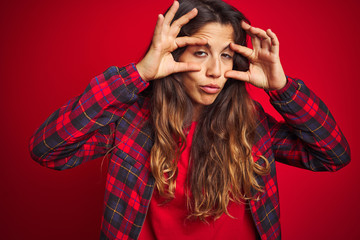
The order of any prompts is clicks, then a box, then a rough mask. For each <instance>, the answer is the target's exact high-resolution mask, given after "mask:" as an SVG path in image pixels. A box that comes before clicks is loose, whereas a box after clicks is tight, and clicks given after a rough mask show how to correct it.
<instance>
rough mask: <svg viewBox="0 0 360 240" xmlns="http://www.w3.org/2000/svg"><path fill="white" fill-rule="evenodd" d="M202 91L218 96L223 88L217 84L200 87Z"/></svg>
mask: <svg viewBox="0 0 360 240" xmlns="http://www.w3.org/2000/svg"><path fill="white" fill-rule="evenodd" d="M200 89H201V90H203V91H204V92H206V93H208V94H216V93H218V92H220V90H221V88H220V87H219V85H216V84H208V85H202V86H200Z"/></svg>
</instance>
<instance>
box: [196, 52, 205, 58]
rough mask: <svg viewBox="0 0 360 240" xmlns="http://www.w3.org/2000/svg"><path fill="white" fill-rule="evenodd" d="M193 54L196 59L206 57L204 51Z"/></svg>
mask: <svg viewBox="0 0 360 240" xmlns="http://www.w3.org/2000/svg"><path fill="white" fill-rule="evenodd" d="M194 54H195V56H198V57H205V56H206V55H207V53H206V52H204V51H197V52H195V53H194Z"/></svg>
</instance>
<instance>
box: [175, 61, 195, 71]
mask: <svg viewBox="0 0 360 240" xmlns="http://www.w3.org/2000/svg"><path fill="white" fill-rule="evenodd" d="M200 70H201V65H200V64H198V63H190V62H187V63H185V62H177V63H176V64H175V66H174V73H178V72H194V71H200Z"/></svg>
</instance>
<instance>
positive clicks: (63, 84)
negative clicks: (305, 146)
mask: <svg viewBox="0 0 360 240" xmlns="http://www.w3.org/2000/svg"><path fill="white" fill-rule="evenodd" d="M228 2H229V3H230V4H233V5H234V6H236V7H237V8H238V9H239V10H240V11H242V12H244V13H245V15H246V16H247V17H248V18H249V19H250V20H251V22H252V24H253V25H254V26H259V27H262V28H271V29H272V30H273V31H274V32H275V33H277V35H278V37H279V39H280V43H281V48H280V49H281V52H280V54H281V59H282V63H283V66H284V69H285V71H286V73H287V74H288V75H290V76H294V77H298V78H301V79H303V80H304V81H305V82H306V83H307V85H308V86H309V87H310V88H311V89H313V90H314V91H315V92H316V93H317V94H318V95H319V96H320V97H321V98H322V99H323V100H324V101H325V102H326V103H327V105H328V106H329V107H330V109H331V110H332V113H333V115H334V116H335V118H336V119H337V122H338V123H339V125H340V126H341V128H342V131H343V132H344V134H345V135H346V136H347V139H348V141H349V142H350V145H351V147H352V163H351V164H350V165H349V166H348V167H346V168H344V169H342V170H341V171H339V172H336V173H313V172H310V171H306V170H301V169H297V168H293V167H289V166H285V165H281V164H278V178H279V188H280V199H281V213H282V215H281V222H282V231H283V239H295V240H296V239H354V238H356V237H355V236H357V235H358V234H356V233H357V229H356V226H354V223H357V222H358V216H359V214H360V207H359V204H357V202H354V201H357V199H359V198H360V193H359V191H357V190H356V189H358V185H357V184H359V180H360V179H359V175H357V174H356V169H357V168H358V167H360V164H359V163H358V162H357V160H358V158H359V152H357V149H356V147H357V145H358V144H359V140H358V138H357V136H358V135H359V130H358V127H356V126H357V125H356V121H357V117H358V116H359V113H358V112H357V111H358V107H357V104H356V103H358V102H359V100H358V97H357V94H356V92H357V91H358V89H359V88H360V86H359V80H358V77H357V75H358V72H357V71H358V70H359V67H358V66H357V65H358V61H357V58H358V56H359V53H360V51H359V45H360V44H359V43H358V42H359V39H360V31H359V28H358V26H357V24H358V23H359V21H360V17H359V14H358V10H359V6H360V3H359V2H358V1H356V0H343V1H328V0H318V1H314V0H302V1H287V0H278V1H239V0H237V1H236V0H228ZM170 4H171V1H170V0H161V1H146V0H142V1H126V2H125V1H120V0H104V1H94V0H87V1H83V0H78V1H70V0H64V1H44V0H34V1H24V0H18V1H2V2H1V3H0V31H1V37H0V43H1V44H0V63H1V64H0V73H1V74H0V77H1V89H2V90H1V94H0V97H1V102H2V109H1V115H2V117H1V119H0V121H1V122H0V124H1V126H3V127H4V128H3V130H2V131H1V132H2V133H1V140H0V141H1V144H0V146H1V153H2V157H1V174H0V182H1V197H0V199H1V200H0V201H1V202H0V207H1V211H0V212H1V224H0V226H1V227H0V228H1V231H0V232H1V235H2V238H3V239H37V240H44V239H54V240H56V239H68V240H70V239H94V240H95V239H98V238H99V231H100V220H101V214H102V201H103V194H104V186H105V170H106V168H104V169H102V170H101V166H100V162H101V160H96V161H93V162H90V163H87V164H84V165H82V166H79V167H77V168H75V169H71V170H67V171H63V172H57V171H53V170H50V169H46V168H43V167H41V166H40V165H38V164H37V163H35V162H34V161H32V160H31V159H30V156H29V153H28V140H29V137H30V136H31V134H32V133H33V131H34V130H35V129H36V128H37V127H38V126H39V125H40V124H41V123H42V122H43V121H44V120H45V119H46V117H47V116H49V115H50V114H51V113H52V112H53V111H55V110H56V109H57V108H58V107H60V106H61V105H62V104H63V103H65V102H66V101H67V100H68V99H70V98H71V97H74V96H76V95H78V94H80V93H81V92H82V91H83V90H84V89H85V87H86V85H87V83H88V82H89V80H90V79H91V78H92V77H93V76H95V75H97V74H99V73H101V72H103V71H104V70H105V69H107V68H108V67H109V66H112V65H117V66H122V65H124V64H127V63H129V62H134V61H135V62H136V61H138V60H139V59H140V58H141V56H142V54H144V52H145V50H146V48H147V46H148V43H149V42H150V40H151V36H152V31H153V28H154V26H155V22H156V18H157V14H158V13H162V12H164V10H165V9H166V8H167V7H168V6H169V5H170ZM252 94H253V95H254V97H255V98H256V99H257V100H259V101H260V102H261V103H262V104H263V105H264V106H265V108H266V110H267V111H268V112H270V113H272V114H274V115H276V113H275V112H274V110H273V109H272V107H271V106H270V105H269V103H268V97H267V96H266V95H265V94H264V93H263V91H261V90H252Z"/></svg>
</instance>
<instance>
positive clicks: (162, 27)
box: [136, 1, 207, 81]
mask: <svg viewBox="0 0 360 240" xmlns="http://www.w3.org/2000/svg"><path fill="white" fill-rule="evenodd" d="M178 8H179V3H178V2H177V1H175V2H174V4H173V5H172V6H171V8H170V10H169V11H168V12H167V14H166V15H165V17H164V16H163V15H161V14H160V15H159V17H158V20H157V23H156V27H155V31H154V36H153V39H152V43H151V46H150V49H149V51H148V52H147V53H146V55H145V57H144V58H143V59H142V60H141V61H140V62H139V63H138V64H137V65H136V68H137V69H138V71H139V74H140V76H141V77H142V79H144V80H145V81H150V80H153V79H158V78H163V77H166V76H168V75H170V74H172V73H176V72H186V71H200V70H201V66H200V65H199V64H196V63H180V62H176V61H175V60H174V58H173V56H172V55H171V52H173V51H174V50H175V49H177V48H179V47H185V46H187V45H205V44H206V43H207V41H206V40H205V39H201V38H195V37H187V36H186V37H177V35H178V34H179V32H180V29H181V27H182V26H184V25H185V24H187V23H188V22H189V21H190V20H191V19H193V18H194V17H195V16H196V15H197V13H198V12H197V9H195V8H194V9H193V10H192V11H190V12H188V13H187V14H185V15H183V16H181V17H180V18H179V19H177V20H175V21H174V22H173V23H172V24H171V25H170V23H171V21H172V19H173V18H174V16H175V13H176V11H177V10H178Z"/></svg>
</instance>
